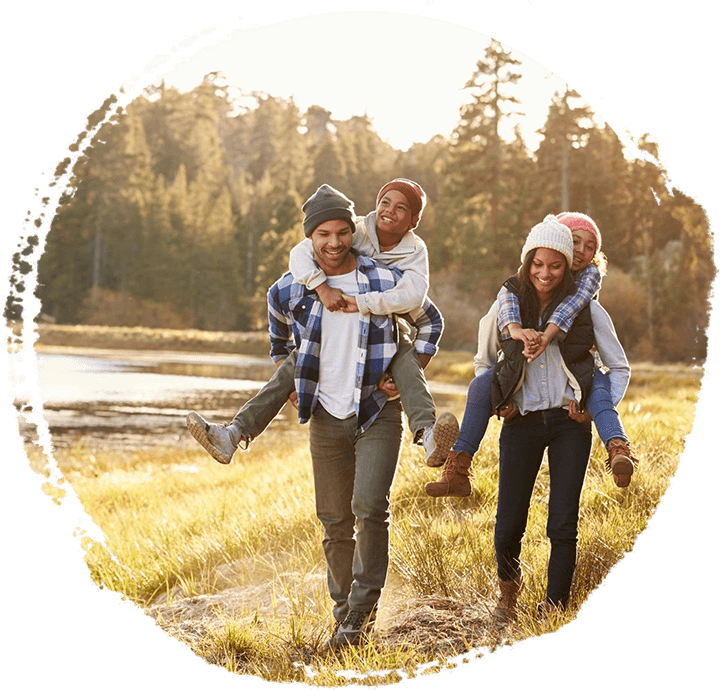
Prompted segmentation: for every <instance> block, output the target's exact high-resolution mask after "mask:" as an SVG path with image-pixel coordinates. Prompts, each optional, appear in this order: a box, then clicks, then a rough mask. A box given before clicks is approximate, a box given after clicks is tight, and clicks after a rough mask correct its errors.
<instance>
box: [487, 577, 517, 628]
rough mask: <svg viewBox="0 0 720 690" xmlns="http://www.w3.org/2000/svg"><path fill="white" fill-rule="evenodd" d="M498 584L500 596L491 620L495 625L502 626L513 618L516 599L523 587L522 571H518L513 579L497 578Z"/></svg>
mask: <svg viewBox="0 0 720 690" xmlns="http://www.w3.org/2000/svg"><path fill="white" fill-rule="evenodd" d="M498 584H499V585H500V598H499V599H498V603H497V606H496V607H495V610H494V611H493V622H494V623H495V625H496V626H497V627H504V626H506V625H507V624H508V623H510V622H512V621H514V620H515V616H516V610H515V609H516V607H517V599H518V595H519V594H520V590H521V589H522V587H523V576H522V573H518V574H517V575H516V576H515V578H514V579H513V580H498Z"/></svg>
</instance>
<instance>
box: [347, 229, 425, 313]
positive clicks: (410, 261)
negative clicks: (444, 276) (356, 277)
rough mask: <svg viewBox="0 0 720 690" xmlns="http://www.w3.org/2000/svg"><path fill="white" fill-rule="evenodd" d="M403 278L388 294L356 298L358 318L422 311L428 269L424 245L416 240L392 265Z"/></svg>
mask: <svg viewBox="0 0 720 690" xmlns="http://www.w3.org/2000/svg"><path fill="white" fill-rule="evenodd" d="M392 265H393V267H394V268H396V269H398V270H399V271H400V272H401V273H402V277H401V278H400V280H398V282H397V284H396V285H395V286H394V287H393V288H391V289H390V290H385V291H383V292H366V293H364V294H363V295H359V296H358V297H357V305H358V309H359V310H360V313H361V314H384V315H389V314H405V313H409V312H412V311H414V310H416V309H421V308H422V306H423V304H424V302H425V299H426V298H427V292H428V288H429V286H430V279H429V275H430V268H429V262H428V253H427V247H426V245H425V243H424V242H423V241H422V240H421V239H420V238H418V237H415V246H414V248H413V250H412V251H410V252H406V253H403V254H402V255H401V256H400V258H398V260H396V261H394V262H393V264H392Z"/></svg>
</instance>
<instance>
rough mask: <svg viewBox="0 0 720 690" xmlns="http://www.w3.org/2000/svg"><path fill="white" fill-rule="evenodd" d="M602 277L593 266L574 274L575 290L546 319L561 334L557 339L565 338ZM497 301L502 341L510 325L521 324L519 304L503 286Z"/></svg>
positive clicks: (507, 336) (508, 334) (508, 333)
mask: <svg viewBox="0 0 720 690" xmlns="http://www.w3.org/2000/svg"><path fill="white" fill-rule="evenodd" d="M601 281H602V276H601V275H600V271H599V270H598V267H597V266H596V265H595V264H588V265H587V266H586V267H585V268H583V270H582V271H578V272H577V273H576V274H575V285H576V287H577V290H576V291H575V293H574V294H572V295H568V296H567V297H566V298H565V299H564V300H563V301H562V302H560V304H558V305H557V307H555V311H554V312H553V313H552V316H551V317H550V318H549V319H548V323H554V324H555V325H556V326H557V327H558V328H559V329H560V330H561V331H562V332H563V335H559V336H558V337H559V338H561V339H562V338H563V337H565V334H567V332H568V331H569V330H570V327H571V326H572V324H573V321H574V320H575V317H576V316H577V315H578V314H579V313H580V311H581V310H582V309H583V308H584V307H586V306H587V305H588V304H589V303H590V300H591V299H592V298H593V296H594V295H595V294H596V293H597V292H598V290H599V289H600V282H601ZM497 299H498V330H499V331H500V336H501V338H502V339H503V340H507V339H508V338H509V337H510V332H509V331H508V330H507V327H508V325H509V324H511V323H522V321H521V320H520V302H519V301H518V298H517V295H513V293H512V292H510V290H508V289H507V288H506V287H505V286H503V287H502V288H501V289H500V292H499V293H498V296H497Z"/></svg>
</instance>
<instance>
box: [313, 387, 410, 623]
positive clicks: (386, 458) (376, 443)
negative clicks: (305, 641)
mask: <svg viewBox="0 0 720 690" xmlns="http://www.w3.org/2000/svg"><path fill="white" fill-rule="evenodd" d="M401 440H402V408H401V407H400V401H398V400H390V401H388V402H387V403H385V406H384V407H383V409H382V411H381V412H380V414H379V415H378V417H377V418H376V419H375V421H374V422H373V423H372V425H371V426H370V427H369V428H368V429H367V430H366V431H365V432H363V433H361V432H359V431H358V428H357V419H356V417H355V416H354V415H353V416H352V417H350V418H348V419H343V420H341V419H337V418H336V417H333V416H332V415H331V414H330V413H329V412H327V411H326V410H325V409H323V407H322V406H321V405H318V406H317V408H316V409H315V412H314V413H313V416H312V418H311V420H310V454H311V456H312V465H313V476H314V481H315V506H316V511H317V516H318V519H319V520H320V522H321V523H322V526H323V550H324V552H325V560H326V562H327V582H328V590H329V592H330V597H331V598H332V600H333V601H334V602H335V606H334V608H333V615H334V617H335V619H336V620H338V621H341V620H343V619H344V618H345V616H346V615H347V613H348V611H349V610H350V609H353V610H354V611H366V612H367V611H371V610H372V609H373V608H374V607H375V605H376V604H377V601H378V599H379V598H380V593H381V591H382V588H383V586H384V585H385V578H386V577H387V569H388V560H389V558H388V544H389V529H388V528H389V520H390V508H389V506H390V486H391V485H392V482H393V478H394V476H395V468H396V467H397V462H398V457H399V455H400V444H401Z"/></svg>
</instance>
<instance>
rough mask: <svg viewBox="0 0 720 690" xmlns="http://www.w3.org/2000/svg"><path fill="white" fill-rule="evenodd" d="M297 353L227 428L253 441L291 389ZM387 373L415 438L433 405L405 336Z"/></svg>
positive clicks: (431, 418) (428, 423) (429, 423)
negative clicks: (398, 393) (233, 429)
mask: <svg viewBox="0 0 720 690" xmlns="http://www.w3.org/2000/svg"><path fill="white" fill-rule="evenodd" d="M296 363H297V350H293V351H292V352H291V353H290V355H289V356H288V357H287V358H286V359H285V360H284V361H283V363H282V364H280V366H278V368H277V370H276V371H275V373H274V374H273V376H272V378H271V379H270V380H269V381H268V382H267V383H266V384H265V385H264V386H263V387H262V388H261V389H260V391H259V392H258V393H257V395H255V397H254V398H251V399H250V400H248V401H247V402H246V403H245V405H243V407H242V408H241V410H240V411H239V412H238V413H237V414H236V415H235V417H234V418H233V420H232V422H231V423H230V425H231V426H233V427H235V428H236V429H237V430H238V431H239V432H240V435H241V436H244V437H245V438H246V439H251V438H256V437H257V436H259V435H260V434H261V433H262V432H263V431H265V429H266V428H267V426H268V424H270V422H271V421H272V420H273V419H274V418H275V417H276V416H277V414H278V413H279V412H280V410H282V408H283V406H284V405H285V403H286V402H287V399H288V397H289V395H290V394H291V393H292V392H293V391H294V390H295V365H296ZM389 373H390V375H391V376H392V378H393V380H394V381H395V385H396V386H397V388H398V390H399V391H400V399H401V402H402V406H403V409H404V410H405V414H407V417H408V423H409V425H410V429H411V430H412V433H413V438H416V437H417V434H418V432H419V431H420V430H421V429H425V428H426V427H429V426H432V425H433V424H434V423H435V402H434V401H433V398H432V395H431V394H430V390H429V388H428V385H427V381H426V380H425V374H424V373H423V369H422V367H421V366H420V360H419V359H418V356H417V353H416V352H415V347H414V345H413V343H412V341H411V340H410V338H409V337H408V335H407V334H405V333H401V335H400V343H399V345H398V350H397V353H396V354H395V357H393V360H392V362H391V363H390V368H389Z"/></svg>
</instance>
